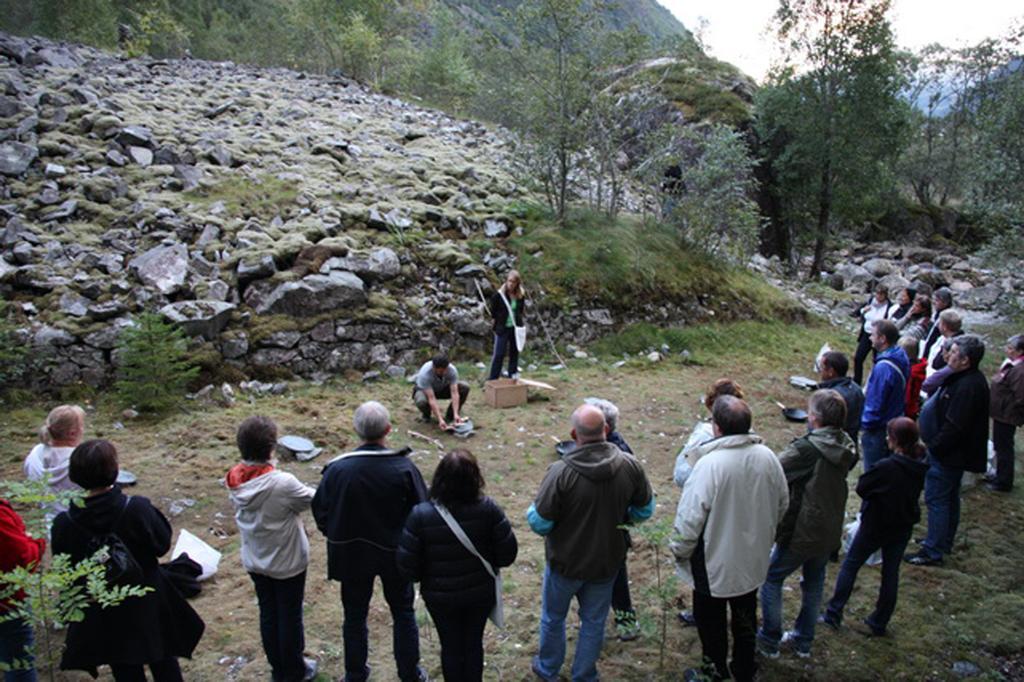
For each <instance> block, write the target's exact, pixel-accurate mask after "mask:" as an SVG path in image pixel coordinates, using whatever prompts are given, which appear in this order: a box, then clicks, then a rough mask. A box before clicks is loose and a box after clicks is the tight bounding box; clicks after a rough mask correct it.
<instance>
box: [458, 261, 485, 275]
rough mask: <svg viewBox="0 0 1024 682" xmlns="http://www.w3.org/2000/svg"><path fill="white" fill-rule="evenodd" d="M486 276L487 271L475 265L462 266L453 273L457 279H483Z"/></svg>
mask: <svg viewBox="0 0 1024 682" xmlns="http://www.w3.org/2000/svg"><path fill="white" fill-rule="evenodd" d="M486 274H487V270H486V269H484V267H483V266H482V265H478V264H476V263H470V264H469V265H463V266H462V267H461V268H459V269H458V270H456V271H455V276H456V277H457V278H459V279H473V278H474V277H483V276H484V275H486Z"/></svg>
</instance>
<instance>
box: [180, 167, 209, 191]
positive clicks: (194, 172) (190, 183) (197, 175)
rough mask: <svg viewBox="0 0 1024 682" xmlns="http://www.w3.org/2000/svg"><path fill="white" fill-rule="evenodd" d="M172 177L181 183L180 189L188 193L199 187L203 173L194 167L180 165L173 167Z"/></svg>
mask: <svg viewBox="0 0 1024 682" xmlns="http://www.w3.org/2000/svg"><path fill="white" fill-rule="evenodd" d="M174 177H176V178H177V179H178V180H180V181H181V185H182V189H184V190H185V191H188V190H190V189H195V188H196V187H198V186H199V180H200V179H201V178H202V177H203V171H202V169H200V168H197V167H195V166H189V165H184V164H182V165H178V166H175V167H174Z"/></svg>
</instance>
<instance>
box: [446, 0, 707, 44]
mask: <svg viewBox="0 0 1024 682" xmlns="http://www.w3.org/2000/svg"><path fill="white" fill-rule="evenodd" d="M443 2H444V3H445V4H446V5H447V6H448V7H450V8H451V9H452V10H453V11H455V12H456V13H458V14H459V15H460V16H461V17H463V19H464V20H465V21H466V22H467V24H468V25H469V26H468V27H469V28H475V29H477V30H479V29H486V30H488V31H491V32H493V33H495V34H497V35H507V34H508V33H509V32H510V30H509V27H508V25H507V23H506V20H505V17H504V12H505V11H507V10H514V9H515V8H517V7H519V5H520V4H521V0H443ZM606 6H607V10H606V11H605V12H604V13H603V14H604V20H605V25H606V27H607V28H609V29H612V30H622V29H626V28H629V27H630V26H635V27H636V28H637V29H638V30H639V31H640V32H641V33H642V34H644V35H646V36H648V37H650V38H651V39H652V41H653V42H655V43H663V42H666V41H668V40H671V39H673V38H682V39H684V40H687V39H692V35H691V33H690V32H689V31H688V30H687V29H686V27H685V26H683V25H682V23H680V22H679V20H678V19H676V18H675V17H674V16H673V15H672V13H671V12H669V11H668V10H667V9H666V8H664V7H662V6H661V5H660V4H658V2H657V1H656V0H618V2H611V3H607V5H606Z"/></svg>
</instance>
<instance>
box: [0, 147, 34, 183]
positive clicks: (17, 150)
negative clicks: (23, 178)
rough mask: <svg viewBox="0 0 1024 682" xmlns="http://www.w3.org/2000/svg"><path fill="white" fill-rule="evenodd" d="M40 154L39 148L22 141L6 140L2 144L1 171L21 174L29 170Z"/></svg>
mask: <svg viewBox="0 0 1024 682" xmlns="http://www.w3.org/2000/svg"><path fill="white" fill-rule="evenodd" d="M38 156H39V149H37V148H36V147H33V146H32V145H27V144H22V143H21V142H4V143H3V144H0V173H2V174H3V175H12V176H14V175H21V174H22V173H24V172H25V171H27V170H28V167H29V166H31V165H32V162H33V161H35V160H36V158H37V157H38Z"/></svg>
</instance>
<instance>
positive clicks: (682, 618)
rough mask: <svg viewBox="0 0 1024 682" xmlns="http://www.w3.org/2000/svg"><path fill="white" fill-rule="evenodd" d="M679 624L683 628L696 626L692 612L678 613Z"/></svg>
mask: <svg viewBox="0 0 1024 682" xmlns="http://www.w3.org/2000/svg"><path fill="white" fill-rule="evenodd" d="M679 622H680V623H682V624H683V626H684V627H686V626H690V627H692V626H695V625H696V624H697V619H696V618H694V617H693V611H680V612H679Z"/></svg>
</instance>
